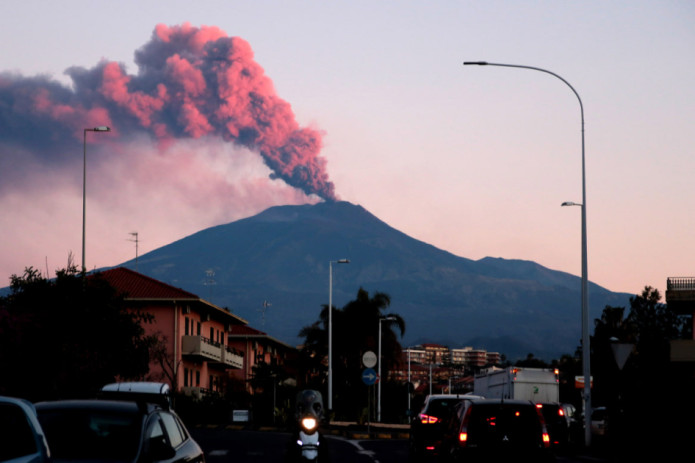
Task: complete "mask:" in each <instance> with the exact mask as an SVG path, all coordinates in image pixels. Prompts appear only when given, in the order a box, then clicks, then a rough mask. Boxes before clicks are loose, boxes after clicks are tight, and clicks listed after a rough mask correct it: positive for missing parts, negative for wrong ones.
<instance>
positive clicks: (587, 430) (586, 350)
mask: <svg viewBox="0 0 695 463" xmlns="http://www.w3.org/2000/svg"><path fill="white" fill-rule="evenodd" d="M463 64H464V66H466V65H474V66H501V67H509V68H520V69H530V70H533V71H540V72H545V73H546V74H550V75H551V76H554V77H557V78H558V79H560V80H561V81H562V82H564V83H565V84H566V85H567V86H568V87H569V88H570V90H572V93H574V95H575V96H576V97H577V100H578V101H579V111H580V115H581V122H582V126H581V130H582V202H581V204H578V203H572V202H566V203H563V204H562V205H563V206H581V208H582V367H583V368H582V369H583V374H584V439H585V445H587V446H589V445H590V444H591V426H590V420H591V363H590V362H591V360H590V358H591V355H590V354H591V349H590V346H589V306H588V303H589V298H588V281H589V280H588V276H587V273H588V271H587V245H586V168H585V162H584V105H583V104H582V99H581V98H580V97H579V93H577V91H576V90H575V89H574V87H572V85H570V83H569V82H567V81H566V80H565V79H563V78H562V77H560V76H559V75H557V74H555V73H554V72H551V71H548V70H546V69H542V68H537V67H533V66H523V65H519V64H500V63H488V62H487V61H464V63H463Z"/></svg>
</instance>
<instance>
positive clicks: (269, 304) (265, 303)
mask: <svg viewBox="0 0 695 463" xmlns="http://www.w3.org/2000/svg"><path fill="white" fill-rule="evenodd" d="M271 305H273V304H271V303H270V302H268V301H263V308H262V309H261V310H260V312H261V326H263V325H265V309H267V308H268V307H270V306H271Z"/></svg>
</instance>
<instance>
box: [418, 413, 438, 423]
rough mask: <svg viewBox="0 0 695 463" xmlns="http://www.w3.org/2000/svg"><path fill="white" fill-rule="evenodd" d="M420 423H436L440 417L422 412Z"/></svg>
mask: <svg viewBox="0 0 695 463" xmlns="http://www.w3.org/2000/svg"><path fill="white" fill-rule="evenodd" d="M419 417H420V423H422V424H434V423H438V422H439V418H437V417H436V416H430V415H425V414H424V413H420V415H419Z"/></svg>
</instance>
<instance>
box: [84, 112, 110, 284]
mask: <svg viewBox="0 0 695 463" xmlns="http://www.w3.org/2000/svg"><path fill="white" fill-rule="evenodd" d="M110 131H111V128H110V127H106V126H104V125H102V126H99V127H94V128H91V129H84V141H83V143H82V148H83V150H82V273H86V272H87V267H86V264H85V237H86V224H87V132H110Z"/></svg>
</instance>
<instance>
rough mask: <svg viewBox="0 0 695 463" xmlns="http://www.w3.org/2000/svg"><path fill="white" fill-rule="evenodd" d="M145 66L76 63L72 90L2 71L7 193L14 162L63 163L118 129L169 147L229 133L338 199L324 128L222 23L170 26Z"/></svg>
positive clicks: (144, 55)
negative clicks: (283, 93) (129, 69)
mask: <svg viewBox="0 0 695 463" xmlns="http://www.w3.org/2000/svg"><path fill="white" fill-rule="evenodd" d="M135 62H136V64H137V66H138V73H137V75H128V74H127V73H126V71H125V69H124V66H122V65H121V64H119V63H116V62H110V61H102V62H101V63H99V64H98V65H96V66H95V67H94V68H91V69H85V68H78V67H73V68H69V69H68V70H67V71H66V72H67V74H68V75H69V77H70V78H71V79H72V82H73V86H72V88H69V87H66V86H64V85H62V84H60V83H58V82H56V81H54V80H51V79H49V78H48V77H44V76H38V77H30V78H29V77H23V76H19V75H15V74H9V73H3V74H1V75H0V140H1V141H2V144H3V151H4V152H5V153H4V154H3V156H2V159H0V189H2V188H3V183H6V182H5V180H7V179H5V178H3V177H4V175H3V171H6V170H7V169H5V167H6V166H9V165H10V163H12V162H13V158H15V159H16V158H17V157H20V156H32V157H33V159H32V161H33V162H35V163H38V164H41V165H42V166H44V167H45V166H47V165H48V166H50V164H52V163H56V164H59V163H61V162H63V161H61V159H62V158H61V157H60V156H55V155H51V154H52V153H55V151H56V150H57V149H60V147H61V146H62V147H68V146H69V147H70V149H73V150H74V146H75V143H76V140H78V141H80V140H81V138H82V134H83V129H84V128H87V127H95V126H99V125H108V126H111V127H112V128H113V129H114V134H115V135H117V136H136V135H138V134H141V133H143V132H145V133H147V134H149V135H150V136H152V137H154V138H155V139H156V140H157V141H158V144H159V146H160V148H162V150H163V151H165V148H166V147H167V146H169V145H170V144H171V143H173V142H174V141H175V140H177V139H182V138H191V139H198V138H201V137H210V136H216V137H221V138H222V139H223V140H225V141H228V142H231V143H235V144H237V145H239V146H242V147H245V148H247V149H249V150H251V151H253V152H257V153H259V154H260V155H261V157H262V159H263V161H264V162H265V164H266V165H267V166H268V167H269V168H270V169H271V171H272V176H274V177H273V178H275V177H278V178H281V179H282V180H284V181H285V182H286V183H287V184H289V185H291V186H293V187H295V188H298V189H300V190H302V191H304V192H305V193H306V194H315V195H317V196H319V197H321V198H323V199H325V200H328V201H332V200H335V199H336V196H335V193H334V185H333V183H332V182H330V181H329V180H328V175H327V173H326V161H325V159H324V158H322V157H321V156H319V152H320V150H321V147H322V141H321V140H322V133H321V132H319V131H318V130H315V129H311V128H302V127H299V125H298V123H297V121H296V120H295V116H294V113H293V112H292V109H291V107H290V105H289V104H288V103H287V102H286V101H284V100H282V99H281V98H279V97H278V96H277V95H276V93H275V90H274V87H273V83H272V81H271V80H270V79H269V78H268V77H267V76H266V75H265V73H264V71H263V69H262V68H261V66H260V65H259V64H258V63H256V62H255V61H254V59H253V51H252V50H251V47H250V46H249V44H248V43H247V42H246V41H244V40H243V39H240V38H238V37H228V36H227V35H226V34H225V33H224V32H223V31H221V30H220V29H219V28H217V27H206V26H203V27H200V28H196V27H192V26H191V25H190V24H188V23H185V24H183V25H181V26H172V27H169V26H166V25H162V24H160V25H158V26H157V27H156V28H155V30H154V33H153V35H152V38H151V40H150V41H149V42H148V43H146V44H145V45H144V46H143V47H142V48H140V49H139V50H137V51H136V53H135ZM12 148H16V149H12ZM5 163H7V164H5ZM3 164H5V165H3ZM15 171H16V169H15Z"/></svg>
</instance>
